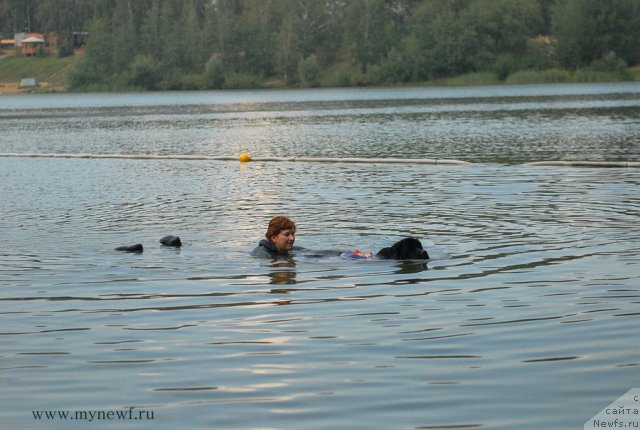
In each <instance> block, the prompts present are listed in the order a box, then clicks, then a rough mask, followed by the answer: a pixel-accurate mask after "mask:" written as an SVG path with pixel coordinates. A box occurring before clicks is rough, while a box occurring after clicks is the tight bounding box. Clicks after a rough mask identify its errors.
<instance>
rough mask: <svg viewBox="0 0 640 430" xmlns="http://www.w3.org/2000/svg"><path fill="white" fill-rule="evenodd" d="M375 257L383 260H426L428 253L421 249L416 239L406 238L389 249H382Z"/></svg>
mask: <svg viewBox="0 0 640 430" xmlns="http://www.w3.org/2000/svg"><path fill="white" fill-rule="evenodd" d="M376 257H378V258H381V259H384V260H428V259H429V253H428V252H427V251H425V250H424V248H422V243H420V241H419V240H418V239H416V238H413V237H407V238H405V239H402V240H400V241H398V242H396V243H394V244H393V245H391V246H390V247H387V248H382V249H381V250H380V251H378V253H377V254H376Z"/></svg>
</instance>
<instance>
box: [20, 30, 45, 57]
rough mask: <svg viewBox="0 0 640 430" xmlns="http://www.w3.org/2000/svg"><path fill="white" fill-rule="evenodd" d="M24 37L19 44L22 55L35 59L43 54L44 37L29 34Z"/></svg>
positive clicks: (38, 34) (37, 34)
mask: <svg viewBox="0 0 640 430" xmlns="http://www.w3.org/2000/svg"><path fill="white" fill-rule="evenodd" d="M25 36H26V37H25V38H24V39H22V41H21V43H20V46H21V50H22V55H24V56H26V57H29V56H33V57H35V56H36V55H38V54H39V53H41V52H44V36H43V35H42V34H40V33H30V34H27V35H25Z"/></svg>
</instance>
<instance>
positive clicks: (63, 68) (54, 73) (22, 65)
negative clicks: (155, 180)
mask: <svg viewBox="0 0 640 430" xmlns="http://www.w3.org/2000/svg"><path fill="white" fill-rule="evenodd" d="M81 58H82V56H81V55H73V56H70V57H65V58H59V57H58V56H56V55H48V56H46V57H19V56H3V57H0V84H2V83H4V84H18V83H19V82H20V80H21V79H22V78H26V77H35V78H38V80H39V81H40V82H46V83H47V84H48V85H47V89H45V91H47V90H53V91H64V90H65V87H66V77H67V72H68V71H69V70H70V69H72V68H73V67H74V65H75V64H76V63H77V62H78V61H79V60H80V59H81ZM321 75H323V76H321V78H320V79H319V80H318V81H319V82H318V83H319V85H320V86H325V87H340V86H366V85H373V86H376V85H389V83H384V82H371V81H367V80H359V79H347V78H346V77H345V76H346V75H345V74H342V75H340V74H338V73H336V71H335V70H327V71H324V73H322V72H321ZM325 75H326V76H325ZM617 81H640V67H635V68H629V69H626V70H623V71H622V72H602V71H593V70H588V69H581V70H577V71H569V70H566V69H548V70H521V71H516V72H514V73H511V74H510V75H508V76H507V77H506V79H505V80H503V81H502V80H500V79H499V78H498V76H497V75H496V74H494V73H489V72H487V73H474V74H469V75H462V76H455V77H452V78H444V79H437V80H433V81H428V82H414V83H406V84H405V85H424V86H465V85H499V84H551V83H578V82H617ZM243 84H245V85H243ZM392 85H393V84H392ZM202 86H203V87H204V85H202ZM191 88H192V89H199V88H198V85H192V86H191ZM234 88H289V87H288V86H287V85H286V83H285V82H284V81H281V80H276V79H273V78H271V79H268V80H264V81H260V80H257V81H252V82H251V83H249V84H248V85H247V83H246V82H237V85H235V86H234ZM105 89H108V84H106V85H105V88H102V90H105ZM119 89H120V90H127V89H128V90H136V89H137V88H119ZM202 89H205V88H202Z"/></svg>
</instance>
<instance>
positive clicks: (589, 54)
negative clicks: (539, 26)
mask: <svg viewBox="0 0 640 430" xmlns="http://www.w3.org/2000/svg"><path fill="white" fill-rule="evenodd" d="M553 24H554V34H555V36H556V37H557V39H558V57H559V59H560V60H561V61H562V63H563V64H564V65H566V66H569V67H581V66H586V65H589V64H590V63H592V62H593V61H594V60H597V59H599V58H602V57H604V56H605V55H606V54H608V53H609V52H611V51H613V52H615V54H616V55H617V56H619V57H620V58H622V59H623V60H624V61H626V62H627V63H628V64H638V62H639V61H640V47H639V45H640V44H639V43H638V40H640V2H638V0H608V1H599V0H561V1H559V2H558V4H557V7H556V9H555V13H554V20H553Z"/></svg>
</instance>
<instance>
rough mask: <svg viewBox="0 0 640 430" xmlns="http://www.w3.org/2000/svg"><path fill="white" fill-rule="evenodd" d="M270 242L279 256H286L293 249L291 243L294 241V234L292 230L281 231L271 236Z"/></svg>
mask: <svg viewBox="0 0 640 430" xmlns="http://www.w3.org/2000/svg"><path fill="white" fill-rule="evenodd" d="M271 241H272V242H273V243H274V244H275V245H276V247H277V248H278V252H279V253H280V254H286V253H288V252H289V251H291V249H292V248H293V242H295V241H296V233H295V231H294V230H282V231H281V232H280V233H278V234H277V235H275V236H272V237H271Z"/></svg>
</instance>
